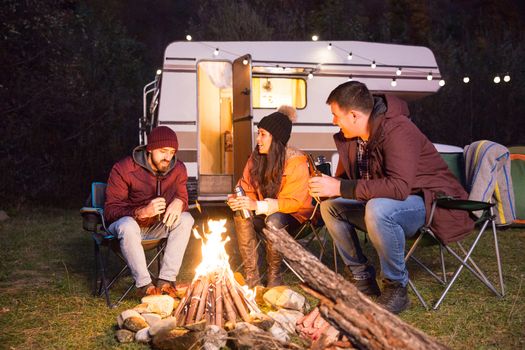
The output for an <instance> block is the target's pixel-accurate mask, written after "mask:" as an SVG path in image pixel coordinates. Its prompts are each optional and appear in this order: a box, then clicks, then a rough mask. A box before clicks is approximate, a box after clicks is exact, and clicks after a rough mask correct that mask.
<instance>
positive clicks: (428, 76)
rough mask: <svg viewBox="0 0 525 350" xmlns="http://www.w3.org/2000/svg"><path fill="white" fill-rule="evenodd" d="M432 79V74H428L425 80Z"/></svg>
mask: <svg viewBox="0 0 525 350" xmlns="http://www.w3.org/2000/svg"><path fill="white" fill-rule="evenodd" d="M432 79H433V77H432V72H429V73H428V75H427V80H432Z"/></svg>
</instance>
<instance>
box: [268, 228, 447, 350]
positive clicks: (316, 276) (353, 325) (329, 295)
mask: <svg viewBox="0 0 525 350" xmlns="http://www.w3.org/2000/svg"><path fill="white" fill-rule="evenodd" d="M264 233H265V236H266V237H267V238H268V239H269V240H270V241H271V242H272V245H273V246H274V247H275V249H277V250H278V251H279V253H281V254H282V255H283V257H284V258H285V259H286V261H287V263H288V264H289V265H291V267H292V268H293V269H294V270H295V271H296V272H297V273H298V274H299V275H300V276H301V277H302V278H303V280H304V282H305V283H306V284H307V285H308V287H306V286H305V287H304V289H305V290H306V291H307V292H309V293H310V294H312V295H313V296H314V297H316V298H318V299H319V300H320V303H319V312H320V314H321V315H322V316H323V318H324V319H325V320H327V321H328V322H329V323H330V324H331V325H332V326H333V327H335V328H336V329H337V330H339V331H340V332H341V333H342V334H343V335H345V336H346V337H347V338H348V339H349V340H350V342H351V343H352V345H353V346H354V347H356V348H359V349H413V350H416V349H420V350H423V349H425V350H431V349H435V350H437V349H439V350H441V349H447V347H446V346H445V345H443V344H441V343H439V342H437V341H436V340H435V339H433V338H431V337H429V336H428V335H426V334H425V333H423V332H422V331H420V330H418V329H416V328H414V327H412V326H411V325H409V324H407V323H405V322H403V321H402V320H401V319H399V318H398V317H397V316H395V315H393V314H391V313H390V312H388V311H386V310H384V309H382V308H381V307H380V306H378V305H377V304H375V303H374V302H373V301H371V300H370V299H369V298H367V297H366V296H365V295H364V294H361V293H360V292H358V290H357V289H356V287H355V286H354V285H353V284H352V283H350V282H348V281H347V280H345V279H344V278H343V277H342V276H340V275H338V274H336V273H335V272H333V271H332V270H330V269H329V268H327V267H326V266H325V265H323V264H322V263H321V262H320V261H319V259H317V258H316V257H315V256H313V255H312V254H311V253H309V252H308V251H306V250H305V249H304V248H303V247H302V246H301V245H300V244H299V243H298V242H296V241H295V240H294V239H293V238H292V237H291V236H290V235H289V234H288V233H287V232H286V230H284V229H281V230H279V229H275V228H270V229H264Z"/></svg>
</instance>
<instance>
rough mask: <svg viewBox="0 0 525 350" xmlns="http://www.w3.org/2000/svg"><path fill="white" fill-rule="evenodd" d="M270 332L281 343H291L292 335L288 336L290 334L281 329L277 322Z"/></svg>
mask: <svg viewBox="0 0 525 350" xmlns="http://www.w3.org/2000/svg"><path fill="white" fill-rule="evenodd" d="M268 331H269V332H270V334H271V335H272V336H273V337H274V338H275V339H277V340H278V341H280V342H281V343H284V344H286V343H289V342H290V335H288V332H287V331H286V330H285V329H284V328H283V327H281V325H280V324H279V323H278V322H275V323H274V324H273V326H272V327H271V328H270V329H269V330H268Z"/></svg>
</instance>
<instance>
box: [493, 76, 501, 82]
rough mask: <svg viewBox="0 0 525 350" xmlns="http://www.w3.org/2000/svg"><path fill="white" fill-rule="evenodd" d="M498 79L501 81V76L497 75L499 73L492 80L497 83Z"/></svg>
mask: <svg viewBox="0 0 525 350" xmlns="http://www.w3.org/2000/svg"><path fill="white" fill-rule="evenodd" d="M500 81H501V78H500V77H499V75H496V76H495V77H494V82H495V83H496V84H499V83H500Z"/></svg>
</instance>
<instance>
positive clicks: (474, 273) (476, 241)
mask: <svg viewBox="0 0 525 350" xmlns="http://www.w3.org/2000/svg"><path fill="white" fill-rule="evenodd" d="M487 225H488V221H486V222H485V223H484V224H483V227H482V228H481V230H480V232H479V234H478V235H477V236H476V239H475V240H474V242H473V243H472V246H471V247H470V249H469V251H468V253H467V254H466V256H465V258H461V257H460V256H459V255H458V254H457V253H456V252H455V251H454V250H453V249H452V248H450V247H449V246H445V248H446V249H447V251H448V252H449V253H450V254H452V255H453V256H454V257H455V258H456V259H458V261H459V262H460V263H461V265H460V266H459V267H458V268H457V270H456V272H455V273H454V275H453V276H452V279H451V280H450V282H449V283H448V284H447V287H446V288H445V291H444V292H443V294H441V297H440V298H439V300H438V301H437V303H436V304H435V305H434V307H433V309H434V310H436V309H437V308H438V307H439V305H441V303H442V302H443V299H445V296H446V295H447V293H448V291H449V290H450V288H451V287H452V285H453V284H454V282H455V281H456V279H457V278H458V276H459V274H460V273H461V271H462V270H463V267H466V268H467V269H468V270H469V271H470V272H472V274H473V275H474V276H476V278H478V279H479V280H480V281H481V282H482V283H483V284H485V285H486V286H487V288H489V289H490V290H491V291H492V292H493V293H494V294H496V295H497V296H501V295H500V294H499V292H498V291H497V290H496V289H495V288H494V286H493V285H492V284H491V283H488V284H487V283H486V281H485V280H484V278H483V277H481V276H480V275H479V274H478V272H477V271H475V270H474V269H473V268H472V267H471V266H470V265H469V264H468V263H467V261H469V259H470V255H471V254H472V252H473V251H474V248H475V247H476V245H477V244H478V242H479V239H480V238H481V236H482V235H483V232H484V231H485V228H486V227H487Z"/></svg>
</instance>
